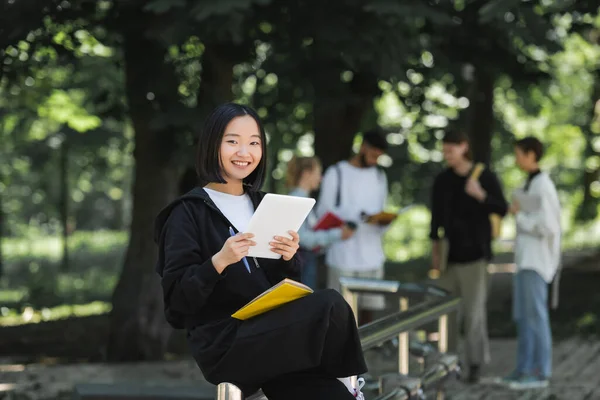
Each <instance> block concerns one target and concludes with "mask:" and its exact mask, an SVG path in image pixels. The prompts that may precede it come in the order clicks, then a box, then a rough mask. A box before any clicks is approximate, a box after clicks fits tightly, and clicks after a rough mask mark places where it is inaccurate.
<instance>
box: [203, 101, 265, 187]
mask: <svg viewBox="0 0 600 400" xmlns="http://www.w3.org/2000/svg"><path fill="white" fill-rule="evenodd" d="M245 115H249V116H250V117H252V118H253V119H254V120H255V121H256V124H257V125H258V130H259V131H260V139H261V140H260V143H261V147H262V157H261V159H260V162H259V163H258V165H257V166H256V169H254V171H252V173H251V174H250V175H248V176H247V177H246V178H245V179H244V185H246V186H248V189H249V190H252V191H258V190H260V188H261V187H262V184H263V182H264V181H265V175H266V171H267V166H266V163H267V161H266V160H267V138H266V135H265V129H264V128H263V125H262V123H261V122H260V118H259V117H258V114H256V111H254V110H253V109H252V108H250V107H248V106H244V105H241V104H235V103H225V104H222V105H220V106H218V107H217V108H215V109H214V110H213V111H212V112H211V113H210V115H209V116H208V117H207V118H206V120H205V121H204V126H203V127H202V130H201V131H200V135H199V136H198V147H197V150H196V173H197V174H198V181H199V182H198V183H199V184H200V185H201V186H205V185H206V184H208V183H212V182H216V183H227V181H226V180H225V179H224V178H223V176H222V175H221V158H220V149H221V142H222V141H223V134H224V133H225V128H227V125H228V124H229V123H230V122H231V121H232V120H233V119H234V118H237V117H243V116H245Z"/></svg>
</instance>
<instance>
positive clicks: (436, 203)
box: [429, 175, 444, 240]
mask: <svg viewBox="0 0 600 400" xmlns="http://www.w3.org/2000/svg"><path fill="white" fill-rule="evenodd" d="M442 184H443V180H442V179H441V176H440V175H438V176H437V177H436V178H435V181H434V182H433V188H432V189H431V230H430V231H429V238H430V239H432V240H438V239H440V235H439V233H438V232H439V230H440V228H441V227H442V226H443V221H444V193H443V192H444V189H443V187H442Z"/></svg>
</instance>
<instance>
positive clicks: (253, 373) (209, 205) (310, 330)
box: [155, 103, 367, 400]
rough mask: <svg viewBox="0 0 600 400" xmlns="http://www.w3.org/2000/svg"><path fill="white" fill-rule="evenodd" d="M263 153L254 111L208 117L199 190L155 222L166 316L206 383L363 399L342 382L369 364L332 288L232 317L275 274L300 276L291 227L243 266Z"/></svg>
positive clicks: (274, 397) (273, 393) (225, 109)
mask: <svg viewBox="0 0 600 400" xmlns="http://www.w3.org/2000/svg"><path fill="white" fill-rule="evenodd" d="M266 155H267V148H266V137H265V132H264V129H263V126H262V124H261V122H260V119H259V118H258V116H257V115H256V112H255V111H254V110H252V109H251V108H249V107H247V106H243V105H239V104H233V103H229V104H224V105H222V106H219V107H217V109H215V110H214V111H213V112H212V113H211V114H210V115H209V116H208V118H207V120H206V122H205V125H204V128H203V130H202V132H201V133H200V136H199V139H198V149H197V158H196V170H197V173H198V181H199V186H198V187H196V188H195V189H193V190H192V191H191V192H189V193H187V194H186V195H184V196H182V197H181V198H179V199H177V200H175V201H174V202H173V203H171V204H170V205H168V206H167V207H166V208H165V209H164V210H163V211H161V213H160V214H159V215H158V217H157V219H156V224H155V226H156V230H155V240H156V242H157V243H158V247H159V260H158V264H157V272H158V274H159V275H160V276H161V284H162V288H163V295H164V304H165V314H166V317H167V320H168V321H169V323H170V324H171V325H172V326H173V327H175V328H177V329H186V330H187V338H188V341H189V344H190V349H191V352H192V355H193V356H194V358H195V359H196V362H197V363H198V366H199V367H200V369H201V370H202V372H203V374H204V376H205V378H206V379H207V380H208V381H209V382H211V383H214V384H218V383H220V382H231V383H234V384H236V385H238V386H239V387H240V388H242V390H243V391H244V394H245V395H250V394H252V393H253V392H254V391H256V390H257V389H258V388H259V387H260V388H262V389H263V391H264V392H265V394H266V395H267V396H268V398H269V399H270V400H295V399H298V400H300V399H306V398H307V397H306V393H310V398H311V399H316V400H320V399H322V400H344V399H346V400H352V399H355V398H358V399H363V398H364V397H363V396H362V393H361V392H360V389H356V388H354V387H353V386H352V385H351V384H350V379H349V376H353V375H358V374H362V373H364V372H366V370H367V369H366V366H365V361H364V358H363V354H362V349H361V346H360V340H359V337H358V331H357V328H356V321H355V319H354V316H353V314H352V311H351V309H350V307H349V306H348V304H347V303H346V301H345V300H344V299H343V297H341V295H339V294H338V293H337V292H335V291H332V290H324V291H320V292H315V293H313V294H311V295H309V296H306V297H304V298H302V299H299V300H296V301H293V302H291V303H288V304H286V305H284V306H282V307H280V308H277V309H275V310H272V311H269V312H267V313H264V314H261V315H259V316H256V317H254V318H251V319H249V320H245V321H240V320H237V319H234V318H232V317H231V314H233V313H234V312H235V311H237V310H238V309H239V308H241V307H242V306H244V305H245V304H246V303H248V302H249V301H250V300H252V299H253V298H255V297H256V296H257V295H259V294H261V293H262V292H264V291H265V290H267V289H269V288H270V287H272V286H273V285H275V284H277V283H279V282H280V281H281V280H282V279H284V278H291V279H295V280H299V278H300V277H299V271H300V268H299V267H300V266H299V262H298V260H297V258H296V252H297V250H298V247H299V241H300V238H299V236H298V234H297V233H296V232H290V235H291V236H292V239H287V238H284V237H279V236H276V237H275V238H273V241H272V242H271V245H272V250H273V251H274V252H276V253H278V254H280V255H281V256H282V257H281V259H263V258H258V259H256V258H253V259H248V260H246V261H248V262H247V264H245V263H244V260H245V259H246V257H247V255H248V250H249V248H250V246H253V245H255V243H254V241H253V240H252V235H251V234H249V233H239V232H245V231H246V228H247V226H248V222H249V221H250V218H251V217H252V215H253V213H254V210H255V209H256V207H257V206H258V204H259V203H260V202H261V200H262V199H263V197H264V195H265V194H264V193H263V192H261V191H260V188H261V186H262V183H263V181H264V178H265V173H266V167H265V160H266V158H267V157H266ZM232 231H233V232H234V234H233V235H232V234H231V232H232ZM235 232H238V233H237V234H235ZM338 378H339V379H338Z"/></svg>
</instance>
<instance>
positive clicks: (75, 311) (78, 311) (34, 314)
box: [0, 301, 112, 326]
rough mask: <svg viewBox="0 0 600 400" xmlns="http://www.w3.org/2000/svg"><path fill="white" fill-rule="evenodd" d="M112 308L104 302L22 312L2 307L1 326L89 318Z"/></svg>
mask: <svg viewBox="0 0 600 400" xmlns="http://www.w3.org/2000/svg"><path fill="white" fill-rule="evenodd" d="M111 308H112V307H111V304H110V303H107V302H102V301H94V302H91V303H88V304H75V305H61V306H56V307H50V308H47V307H44V308H41V309H34V308H33V307H25V308H24V309H23V311H22V312H17V311H16V310H14V309H9V308H7V307H2V308H0V315H1V316H0V326H14V325H21V324H34V323H39V322H44V321H54V320H59V319H64V318H69V317H87V316H90V315H99V314H105V313H107V312H109V311H110V310H111Z"/></svg>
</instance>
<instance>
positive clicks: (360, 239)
mask: <svg viewBox="0 0 600 400" xmlns="http://www.w3.org/2000/svg"><path fill="white" fill-rule="evenodd" d="M387 148H388V143H387V140H386V138H385V137H384V136H383V135H381V134H380V133H379V132H377V131H375V130H372V131H369V132H366V133H365V134H364V135H363V142H362V144H361V146H360V149H359V151H358V153H357V154H355V155H354V156H353V157H352V158H351V159H350V160H347V161H346V160H344V161H340V162H338V163H337V164H334V165H333V166H331V167H329V168H328V169H327V171H326V172H325V175H324V176H323V182H322V184H321V192H320V195H319V200H318V202H317V205H316V212H317V215H318V216H323V215H324V214H325V213H327V212H332V213H334V214H336V215H337V216H338V217H339V218H341V219H342V220H344V221H347V222H351V223H353V224H355V225H356V227H357V228H356V231H355V233H354V235H353V236H352V237H351V238H349V239H347V240H344V241H339V242H336V243H333V244H332V245H331V246H329V248H328V249H327V253H326V255H325V264H326V266H327V284H328V286H329V287H330V288H333V289H336V290H338V291H339V290H340V278H341V277H354V278H370V279H382V278H383V274H384V271H383V265H384V262H385V255H384V253H383V244H382V237H383V234H384V233H385V231H386V226H385V225H380V224H378V223H377V222H366V220H365V216H370V215H375V214H377V213H379V212H381V211H383V209H384V206H385V203H386V199H387V195H388V182H387V177H386V175H385V173H384V172H383V171H382V170H381V169H380V168H379V167H378V166H377V161H378V159H379V157H380V156H382V155H383V154H384V153H385V152H386V150H387ZM384 307H385V302H384V298H383V296H381V295H362V296H360V297H359V310H360V311H359V315H358V320H359V322H360V323H361V324H364V323H367V322H370V321H371V320H372V319H373V311H376V310H381V309H383V308H384Z"/></svg>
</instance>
